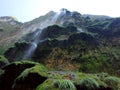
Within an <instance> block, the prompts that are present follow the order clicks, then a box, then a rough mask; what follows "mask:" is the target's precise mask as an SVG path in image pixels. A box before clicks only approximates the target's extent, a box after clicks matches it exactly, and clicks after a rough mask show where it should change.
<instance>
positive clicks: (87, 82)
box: [80, 77, 99, 90]
mask: <svg viewBox="0 0 120 90" xmlns="http://www.w3.org/2000/svg"><path fill="white" fill-rule="evenodd" d="M80 87H82V88H84V89H85V90H94V89H96V88H98V87H99V84H98V82H97V81H96V80H95V79H93V78H88V77H86V78H83V79H81V80H80Z"/></svg>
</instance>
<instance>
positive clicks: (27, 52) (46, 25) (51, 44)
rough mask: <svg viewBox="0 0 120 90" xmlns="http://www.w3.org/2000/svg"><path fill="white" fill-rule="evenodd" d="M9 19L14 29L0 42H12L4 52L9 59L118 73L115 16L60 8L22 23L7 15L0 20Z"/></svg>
mask: <svg viewBox="0 0 120 90" xmlns="http://www.w3.org/2000/svg"><path fill="white" fill-rule="evenodd" d="M9 21H10V22H11V21H12V22H13V21H14V22H16V24H14V25H12V27H14V29H12V30H10V31H8V32H6V34H4V35H2V36H1V37H2V38H1V40H0V42H1V46H2V45H4V44H5V45H8V46H9V45H10V44H11V43H12V44H13V47H11V48H9V47H10V46H9V47H8V48H9V49H7V51H6V52H5V53H4V55H5V57H6V58H8V60H9V61H10V62H13V61H16V60H23V59H32V60H34V61H37V62H41V63H43V64H44V65H46V66H47V67H49V68H55V69H58V70H61V69H62V70H63V69H65V70H66V69H67V70H79V71H83V72H92V73H93V72H103V71H105V72H108V73H112V74H118V75H119V63H120V62H119V59H120V52H119V51H120V49H119V48H120V35H119V32H120V25H119V24H120V20H119V18H110V17H106V16H98V17H97V16H91V15H87V16H85V15H81V14H80V13H78V12H70V11H68V10H66V9H62V10H61V11H60V12H53V11H51V12H49V13H47V14H46V15H45V16H41V17H39V18H36V19H34V20H32V21H30V22H26V23H23V24H22V23H21V24H20V23H18V22H17V21H15V20H13V19H11V20H10V19H9V18H8V19H4V18H3V20H2V21H1V22H2V23H7V24H9V25H11V24H10V23H9ZM5 30H6V29H5ZM1 32H3V31H2V30H1ZM17 41H18V42H17ZM15 42H16V43H15ZM14 43H15V44H14Z"/></svg>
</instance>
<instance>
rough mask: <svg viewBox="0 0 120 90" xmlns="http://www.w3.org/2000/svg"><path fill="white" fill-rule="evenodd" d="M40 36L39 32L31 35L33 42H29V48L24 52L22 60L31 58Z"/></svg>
mask: <svg viewBox="0 0 120 90" xmlns="http://www.w3.org/2000/svg"><path fill="white" fill-rule="evenodd" d="M40 34H41V30H39V31H37V32H36V33H35V34H34V35H33V37H32V38H33V41H32V42H31V44H30V46H29V47H28V49H27V50H26V51H25V53H24V56H23V58H22V59H28V58H31V57H32V56H33V54H34V52H35V50H36V48H37V45H38V43H39V37H40Z"/></svg>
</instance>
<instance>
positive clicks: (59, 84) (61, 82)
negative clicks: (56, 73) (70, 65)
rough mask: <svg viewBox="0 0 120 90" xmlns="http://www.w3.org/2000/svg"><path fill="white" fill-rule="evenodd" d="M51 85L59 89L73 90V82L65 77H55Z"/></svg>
mask: <svg viewBox="0 0 120 90" xmlns="http://www.w3.org/2000/svg"><path fill="white" fill-rule="evenodd" d="M53 85H54V86H55V87H56V88H59V89H60V90H75V86H74V84H73V83H72V82H71V81H70V80H67V79H56V80H54V82H53Z"/></svg>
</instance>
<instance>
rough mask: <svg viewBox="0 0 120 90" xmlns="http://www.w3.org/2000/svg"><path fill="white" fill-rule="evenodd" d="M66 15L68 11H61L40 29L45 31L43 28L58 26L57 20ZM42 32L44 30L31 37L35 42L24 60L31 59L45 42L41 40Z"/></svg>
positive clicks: (32, 42) (42, 24) (25, 53)
mask: <svg viewBox="0 0 120 90" xmlns="http://www.w3.org/2000/svg"><path fill="white" fill-rule="evenodd" d="M64 14H66V10H65V9H61V10H60V11H59V12H57V13H55V15H54V16H53V17H52V18H51V20H49V19H47V20H46V21H44V22H43V23H41V25H40V27H39V28H41V29H43V28H46V27H47V26H50V25H54V24H56V22H57V19H58V18H59V17H60V16H62V15H64ZM41 31H42V30H37V32H35V33H34V34H33V36H32V37H31V38H33V40H32V41H31V44H30V46H29V47H28V48H27V50H26V51H25V52H24V55H23V57H22V59H30V58H31V57H32V56H33V54H34V52H35V50H36V48H37V45H38V43H39V42H42V41H44V40H40V34H41Z"/></svg>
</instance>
